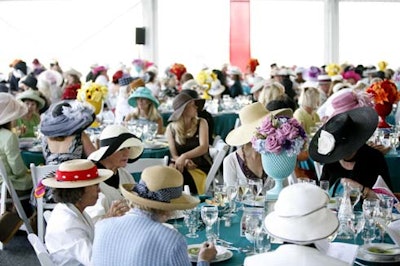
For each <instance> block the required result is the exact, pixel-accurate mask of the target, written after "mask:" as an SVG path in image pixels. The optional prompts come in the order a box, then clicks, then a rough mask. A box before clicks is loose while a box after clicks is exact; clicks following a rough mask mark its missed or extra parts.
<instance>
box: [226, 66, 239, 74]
mask: <svg viewBox="0 0 400 266" xmlns="http://www.w3.org/2000/svg"><path fill="white" fill-rule="evenodd" d="M227 72H228V74H229V75H242V71H240V69H239V67H237V66H232V67H230V68H229V69H228V71H227Z"/></svg>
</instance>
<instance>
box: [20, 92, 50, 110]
mask: <svg viewBox="0 0 400 266" xmlns="http://www.w3.org/2000/svg"><path fill="white" fill-rule="evenodd" d="M16 98H17V99H18V100H21V101H24V100H32V101H35V102H37V105H38V108H39V109H42V108H43V107H44V105H45V104H46V102H45V100H44V99H43V98H42V97H40V93H39V91H35V90H32V89H28V90H26V91H24V92H21V93H20V94H18V95H17V96H16Z"/></svg>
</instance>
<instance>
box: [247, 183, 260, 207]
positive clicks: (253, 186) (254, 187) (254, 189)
mask: <svg viewBox="0 0 400 266" xmlns="http://www.w3.org/2000/svg"><path fill="white" fill-rule="evenodd" d="M248 184H249V189H250V191H251V193H252V194H253V201H254V205H255V201H256V199H257V196H258V195H259V194H260V193H261V190H262V189H263V181H262V179H249V180H248Z"/></svg>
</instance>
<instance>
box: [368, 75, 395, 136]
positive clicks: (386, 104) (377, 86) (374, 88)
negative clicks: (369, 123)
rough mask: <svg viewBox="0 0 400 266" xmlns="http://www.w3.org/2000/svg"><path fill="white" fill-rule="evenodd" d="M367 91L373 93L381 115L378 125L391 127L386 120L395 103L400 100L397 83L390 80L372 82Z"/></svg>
mask: <svg viewBox="0 0 400 266" xmlns="http://www.w3.org/2000/svg"><path fill="white" fill-rule="evenodd" d="M366 92H367V93H369V94H371V95H372V99H373V101H374V104H375V110H376V112H377V113H378V115H379V123H378V127H379V128H390V125H389V124H388V123H387V122H386V121H385V120H386V116H388V115H389V114H390V112H391V111H392V108H393V104H394V103H397V102H398V101H399V100H400V93H399V91H398V90H397V86H396V84H395V83H394V82H393V81H390V80H383V81H378V82H375V83H373V84H371V86H369V87H368V89H367V90H366Z"/></svg>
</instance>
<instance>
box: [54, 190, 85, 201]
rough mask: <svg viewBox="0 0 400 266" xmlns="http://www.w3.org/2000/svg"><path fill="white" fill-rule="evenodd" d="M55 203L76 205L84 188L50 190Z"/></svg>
mask: <svg viewBox="0 0 400 266" xmlns="http://www.w3.org/2000/svg"><path fill="white" fill-rule="evenodd" d="M52 190H53V197H54V201H55V202H61V203H72V204H75V203H77V202H78V201H79V200H80V199H81V198H82V196H83V194H84V193H85V187H77V188H52Z"/></svg>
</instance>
